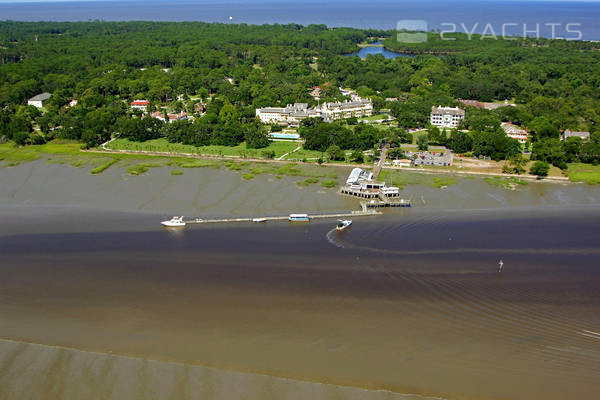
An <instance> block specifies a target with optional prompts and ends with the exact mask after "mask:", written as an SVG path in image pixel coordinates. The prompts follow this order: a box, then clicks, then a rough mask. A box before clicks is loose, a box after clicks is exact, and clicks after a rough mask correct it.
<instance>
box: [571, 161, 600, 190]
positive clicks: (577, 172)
mask: <svg viewBox="0 0 600 400" xmlns="http://www.w3.org/2000/svg"><path fill="white" fill-rule="evenodd" d="M567 174H568V175H569V179H570V180H571V181H572V182H585V183H587V184H588V185H597V184H599V183H600V165H591V164H582V163H574V164H569V169H568V170H567Z"/></svg>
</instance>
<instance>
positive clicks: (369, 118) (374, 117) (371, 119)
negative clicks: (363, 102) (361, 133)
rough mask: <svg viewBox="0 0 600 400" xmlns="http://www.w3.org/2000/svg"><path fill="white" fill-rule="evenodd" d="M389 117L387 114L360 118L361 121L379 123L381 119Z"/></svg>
mask: <svg viewBox="0 0 600 400" xmlns="http://www.w3.org/2000/svg"><path fill="white" fill-rule="evenodd" d="M388 117H389V115H386V114H373V115H371V116H370V117H363V118H359V121H379V120H381V119H387V118H388Z"/></svg>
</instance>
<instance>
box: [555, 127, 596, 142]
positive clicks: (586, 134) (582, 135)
mask: <svg viewBox="0 0 600 400" xmlns="http://www.w3.org/2000/svg"><path fill="white" fill-rule="evenodd" d="M570 137H578V138H582V139H583V140H585V139H589V138H590V133H589V132H586V131H572V130H570V129H567V130H566V131H564V132H563V133H562V134H561V135H560V140H563V141H564V140H567V138H570Z"/></svg>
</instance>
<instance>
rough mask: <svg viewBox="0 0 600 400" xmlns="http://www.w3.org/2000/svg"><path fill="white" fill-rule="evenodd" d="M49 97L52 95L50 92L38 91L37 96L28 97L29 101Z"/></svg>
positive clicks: (42, 99) (44, 99)
mask: <svg viewBox="0 0 600 400" xmlns="http://www.w3.org/2000/svg"><path fill="white" fill-rule="evenodd" d="M50 97H52V95H51V94H50V93H40V94H38V95H37V96H33V97H32V98H30V99H29V101H46V100H48V99H49V98H50Z"/></svg>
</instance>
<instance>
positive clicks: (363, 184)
mask: <svg viewBox="0 0 600 400" xmlns="http://www.w3.org/2000/svg"><path fill="white" fill-rule="evenodd" d="M340 193H341V194H346V195H349V196H354V197H359V198H363V199H377V198H379V199H381V200H387V198H388V197H392V198H394V197H399V196H400V189H399V188H397V187H394V186H387V185H386V184H385V182H379V181H374V180H373V173H372V172H369V171H366V170H364V169H362V168H354V169H353V170H352V171H351V172H350V175H348V179H346V186H344V187H342V188H341V189H340Z"/></svg>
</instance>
